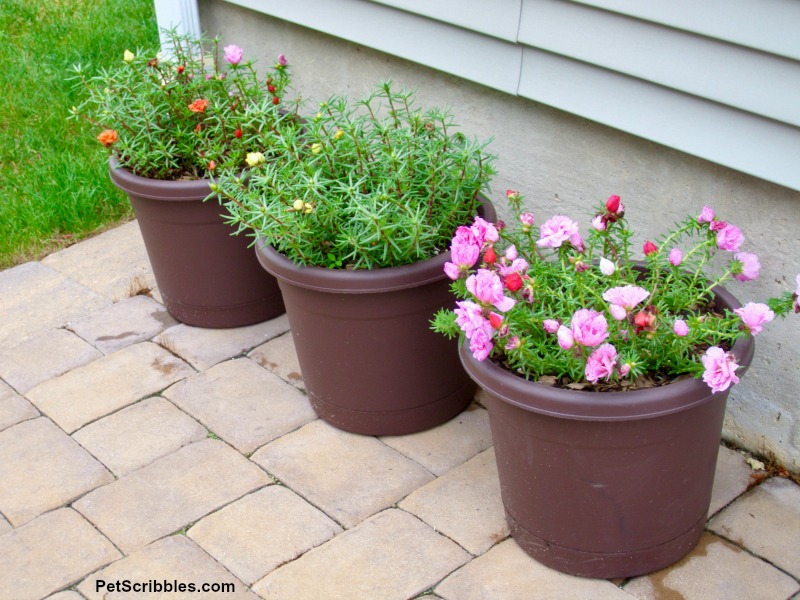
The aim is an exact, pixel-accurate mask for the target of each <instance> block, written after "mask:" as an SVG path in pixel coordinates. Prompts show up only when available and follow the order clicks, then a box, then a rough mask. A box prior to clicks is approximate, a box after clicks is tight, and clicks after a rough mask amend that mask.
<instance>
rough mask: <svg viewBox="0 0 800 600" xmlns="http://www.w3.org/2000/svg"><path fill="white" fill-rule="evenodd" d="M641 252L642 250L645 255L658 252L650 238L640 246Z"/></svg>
mask: <svg viewBox="0 0 800 600" xmlns="http://www.w3.org/2000/svg"><path fill="white" fill-rule="evenodd" d="M642 252H644V255H645V256H650V255H651V254H655V253H656V252H658V247H657V246H656V245H655V244H654V243H653V242H651V241H650V240H647V241H646V242H645V243H644V246H643V247H642Z"/></svg>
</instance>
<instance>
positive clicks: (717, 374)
mask: <svg viewBox="0 0 800 600" xmlns="http://www.w3.org/2000/svg"><path fill="white" fill-rule="evenodd" d="M701 360H702V361H703V366H704V367H705V369H706V370H705V372H704V373H703V381H705V382H706V383H707V384H708V385H709V387H710V388H711V392H712V393H713V394H716V393H717V392H724V391H725V390H727V389H728V388H729V387H730V385H731V384H732V383H739V378H738V377H737V376H736V369H738V368H739V365H738V364H736V357H734V356H733V354H729V353H726V352H725V351H724V350H723V349H722V348H720V347H719V346H711V347H710V348H709V349H708V350H706V353H705V354H704V355H703V356H702V357H701Z"/></svg>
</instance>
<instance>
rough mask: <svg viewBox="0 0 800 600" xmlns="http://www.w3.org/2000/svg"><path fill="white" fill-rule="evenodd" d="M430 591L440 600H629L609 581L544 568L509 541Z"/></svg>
mask: <svg viewBox="0 0 800 600" xmlns="http://www.w3.org/2000/svg"><path fill="white" fill-rule="evenodd" d="M434 591H435V592H436V594H437V595H439V596H441V597H442V598H443V599H444V600H485V599H489V598H491V599H492V600H494V599H495V598H497V599H498V600H499V599H501V598H502V600H531V599H532V598H543V599H544V598H546V599H547V600H577V599H578V598H580V599H587V600H588V599H591V600H632V599H631V596H629V595H628V594H626V593H625V592H623V591H622V590H620V589H619V588H618V587H617V586H615V585H614V584H613V583H611V582H610V581H606V580H604V579H589V578H586V577H576V576H574V575H567V574H565V573H560V572H558V571H555V570H553V569H550V568H548V567H545V566H544V565H542V564H540V563H538V562H536V561H535V560H533V559H532V558H531V557H530V556H528V555H527V554H525V552H524V551H523V550H522V549H521V548H520V547H519V546H518V545H517V544H516V542H514V540H511V539H509V540H506V541H505V542H501V543H500V544H498V545H497V546H495V547H494V548H492V549H491V550H489V551H488V552H487V553H486V554H484V555H483V556H480V557H478V558H476V559H474V560H473V561H471V562H470V563H469V564H467V565H465V566H463V567H461V568H460V569H459V570H458V571H456V572H455V573H453V574H452V575H450V576H449V577H447V579H445V580H444V581H443V582H442V583H440V584H439V585H437V586H436V587H435V589H434Z"/></svg>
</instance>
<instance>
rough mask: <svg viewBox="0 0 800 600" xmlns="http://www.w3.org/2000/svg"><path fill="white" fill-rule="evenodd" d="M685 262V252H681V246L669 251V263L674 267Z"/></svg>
mask: <svg viewBox="0 0 800 600" xmlns="http://www.w3.org/2000/svg"><path fill="white" fill-rule="evenodd" d="M682 262H683V252H681V249H680V248H673V249H672V250H670V251H669V264H671V265H672V266H673V267H677V266H678V265H680V264H681V263H682Z"/></svg>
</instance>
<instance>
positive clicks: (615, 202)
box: [606, 195, 620, 213]
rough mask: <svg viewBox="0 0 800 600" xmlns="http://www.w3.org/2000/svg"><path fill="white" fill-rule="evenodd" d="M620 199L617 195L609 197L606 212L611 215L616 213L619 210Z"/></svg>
mask: <svg viewBox="0 0 800 600" xmlns="http://www.w3.org/2000/svg"><path fill="white" fill-rule="evenodd" d="M619 201H620V197H619V196H617V195H614V196H609V197H608V200H606V210H607V211H608V212H610V213H615V212H617V211H618V210H619Z"/></svg>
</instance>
